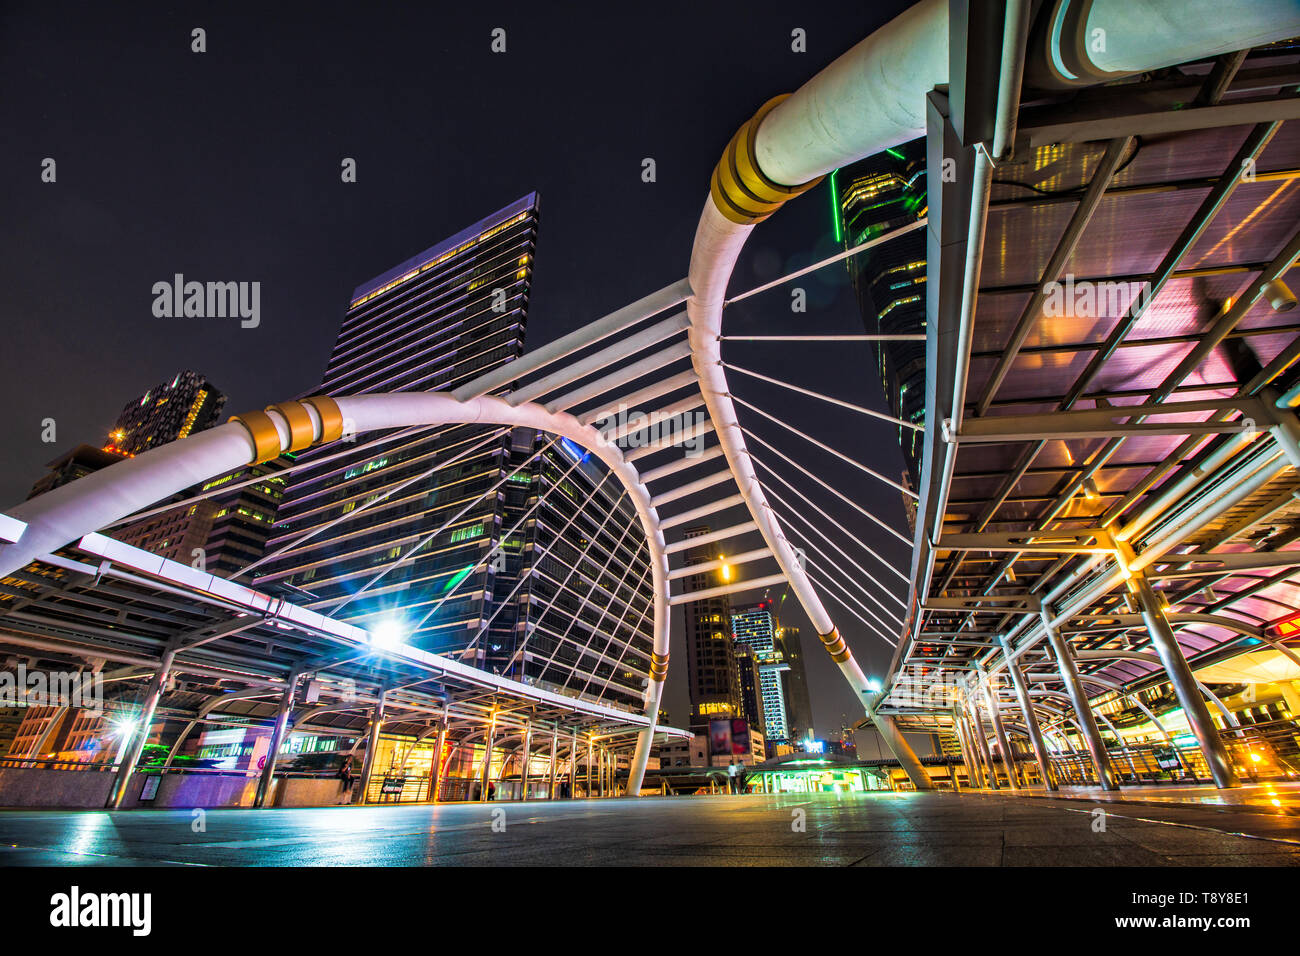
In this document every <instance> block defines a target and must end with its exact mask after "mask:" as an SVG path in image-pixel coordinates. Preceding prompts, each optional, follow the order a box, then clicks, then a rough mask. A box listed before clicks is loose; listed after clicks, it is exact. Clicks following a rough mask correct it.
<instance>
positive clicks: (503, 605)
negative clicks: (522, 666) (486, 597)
mask: <svg viewBox="0 0 1300 956" xmlns="http://www.w3.org/2000/svg"><path fill="white" fill-rule="evenodd" d="M611 477H612V473H610V472H606V473H605V476H604V477H603V478H601V479H600V481H599V482H597V483H596V486H595V487H594V488H592V489H591V492H590V493H589V494H588V495H587V497H586V498H585V499H584V500H583V502H582V504H581V505H580V506H578V507H577V508H575V509H574V512H573V514H571V515H570V516H569V518H568V520H566V521H565V522H564V526H563V527H562V528H560V530H559V531H558V532H556V535H555V540H556V541H560V540H563V538H564V535H565V533H566V532H567V531H568V530H569V528H571V527H572V526H573V523H574V522H575V521H577V520H578V516H579V515H580V514H583V513H584V512H585V511H586V509H587V507H588V506H589V505H590V504H591V502H592V501H593V500H594V499H595V497H596V494H597V493H598V492H599V491H600V489H601V488H602V487H603V486H604V484H605V482H607V481H609V479H610V478H611ZM613 516H614V512H613V511H611V512H610V513H609V515H607V516H606V518H605V521H604V523H603V524H602V525H601V526H600V529H599V530H598V531H597V532H596V536H597V537H598V536H599V535H600V533H601V532H602V531H604V530H605V526H606V525H608V524H609V521H610V519H611V518H612V517H613ZM595 543H596V538H595V537H593V538H592V539H591V540H590V541H588V542H587V546H586V547H585V548H583V550H582V552H581V553H580V554H579V555H578V561H577V562H576V563H575V564H574V568H575V569H576V567H577V566H578V564H580V563H581V562H582V560H583V558H585V557H586V556H587V552H588V551H590V550H591V549H592V547H593V546H594V545H595ZM541 554H542V556H543V557H544V556H546V555H548V554H550V551H549V550H547V551H543V552H541ZM534 564H535V562H534ZM569 573H570V574H572V573H573V570H570V572H569ZM530 578H531V573H530V574H528V575H525V574H522V573H521V574H520V575H519V580H518V581H516V582H515V586H514V587H513V588H511V589H510V593H509V594H507V595H506V596H505V598H504V599H503V600H502V601H501V602H500V603H499V604H498V606H497V609H496V610H495V611H493V612H492V616H491V617H489V618H488V619H487V620H486V621H485V622H484V623H483V624H482V625H481V626H480V627H479V630H478V633H476V634H475V635H474V637H473V638H472V639H471V640H470V642H469V643H470V646H472V645H473V644H474V642H475V641H477V640H478V638H479V636H480V635H481V634H483V633H484V632H485V631H486V630H487V629H488V628H489V627H491V626H492V622H493V621H495V620H496V619H497V615H498V614H500V613H501V612H502V611H503V610H505V608H506V606H507V605H508V604H509V603H510V602H511V600H513V599H514V596H515V595H516V594H518V593H519V589H520V588H521V587H523V585H524V583H525V582H526V581H528V580H529V579H530ZM565 580H566V582H567V580H568V579H567V578H566V579H565ZM527 643H528V636H527V635H525V636H524V643H523V644H521V645H520V649H519V650H516V651H515V652H514V654H512V655H511V658H510V660H509V661H508V662H507V663H506V667H507V669H509V667H510V666H512V665H513V664H514V663H515V658H516V656H517V655H518V654H519V653H520V651H521V650H522V649H523V646H524V645H526V644H527Z"/></svg>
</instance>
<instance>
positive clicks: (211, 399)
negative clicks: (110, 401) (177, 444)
mask: <svg viewBox="0 0 1300 956" xmlns="http://www.w3.org/2000/svg"><path fill="white" fill-rule="evenodd" d="M225 404H226V396H225V394H223V393H222V392H221V391H220V390H219V389H217V387H216V386H214V385H213V384H212V383H211V382H209V381H208V380H207V378H206V377H205V376H203V375H200V374H199V373H198V372H191V371H190V370H189V369H186V370H185V371H183V372H180V373H179V374H177V376H176V377H175V378H173V379H172V380H171V381H170V382H163V383H162V384H161V385H155V386H154V387H153V388H151V389H149V391H147V392H145V393H144V394H143V395H141V396H140V397H139V398H135V399H132V400H131V401H129V402H127V403H126V407H124V408H123V409H122V413H121V414H120V415H118V417H117V422H116V423H114V425H113V428H112V430H111V431H109V433H108V441H107V443H106V444H105V445H104V448H105V450H106V451H110V452H121V453H123V454H126V455H138V454H140V453H141V452H143V451H148V450H149V449H150V448H157V447H158V446H159V445H166V444H167V443H168V442H173V441H176V439H178V438H184V437H186V436H187V435H191V434H193V433H194V432H199V431H202V430H203V429H205V428H211V427H212V426H213V425H215V424H217V421H218V419H219V418H220V417H221V409H222V408H223V407H225Z"/></svg>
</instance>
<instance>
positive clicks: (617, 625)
mask: <svg viewBox="0 0 1300 956" xmlns="http://www.w3.org/2000/svg"><path fill="white" fill-rule="evenodd" d="M629 570H630V569H629ZM649 573H650V569H649V568H647V569H646V570H644V571H642V572H641V576H640V578H638V580H637V582H636V585H635V586H634V589H635V590H640V589H641V588H642V587H644V586H645V580H646V575H648V574H649ZM626 578H627V575H626V572H625V573H624V580H626ZM620 583H621V582H620ZM631 609H632V605H630V604H629V605H627V606H626V607H624V608H623V613H622V614H620V615H619V616H618V620H617V621H615V622H614V626H613V627H612V628H611V629H610V632H611V633H613V634H617V633H618V629H619V628H620V627H622V626H623V625H624V623H625V622H626V621H627V613H628V611H630V610H631ZM606 610H608V605H607V606H606V607H605V609H603V610H602V611H601V615H602V618H601V619H602V620H603V619H604V617H603V615H604V613H605V611H606ZM649 610H650V605H649V604H647V605H646V606H645V608H643V609H642V611H641V617H640V619H639V620H638V621H637V622H636V624H634V625H632V629H633V631H635V630H636V629H637V628H639V627H640V626H641V624H642V622H643V621H644V620H645V616H646V612H648V611H649ZM596 623H597V626H599V624H600V622H599V621H597V622H596ZM590 644H591V642H590V640H588V642H587V646H584V648H583V653H584V654H585V653H586V650H587V647H589V646H590ZM631 649H632V641H631V639H629V640H628V641H626V642H625V643H623V649H622V650H621V651H619V654H618V658H617V659H616V660H615V661H614V666H613V667H612V668H610V676H609V677H607V678H604V681H605V686H604V687H602V688H601V690H600V692H599V693H598V694H597V695H596V699H597V700H600V699H601V698H602V697H603V696H604V694H605V692H606V691H608V690H609V686H610V683H611V682H612V680H613V677H614V675H615V674H616V673H618V669H619V668H620V667H622V666H623V659H624V658H625V657H627V652H628V651H629V650H631ZM601 658H602V659H604V660H608V657H607V656H606V655H604V654H602V655H601ZM578 660H579V661H581V660H582V657H581V656H579V658H578ZM648 664H649V661H648V659H647V670H646V677H647V678H649V667H648ZM572 676H573V672H570V673H569V674H568V675H566V676H565V678H564V684H563V685H562V686H564V687H568V686H569V680H570V679H571V678H572ZM595 676H596V672H595V670H594V669H593V670H591V671H589V672H588V674H587V679H586V682H585V683H584V684H583V685H582V689H581V690H579V691H578V693H579V694H585V693H587V688H589V687H590V686H591V680H592V678H593V677H595Z"/></svg>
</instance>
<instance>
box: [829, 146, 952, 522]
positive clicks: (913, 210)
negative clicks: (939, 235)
mask: <svg viewBox="0 0 1300 956" xmlns="http://www.w3.org/2000/svg"><path fill="white" fill-rule="evenodd" d="M831 182H832V189H833V190H834V195H835V199H836V212H837V214H838V216H839V219H838V221H837V222H836V223H835V229H836V233H837V236H838V237H839V238H840V239H841V241H842V242H843V245H844V248H846V249H848V248H851V247H853V246H856V245H859V244H860V243H863V242H866V241H867V240H869V239H871V238H873V237H875V236H878V235H881V234H883V233H886V232H889V231H890V230H893V229H897V228H899V227H901V226H906V225H910V224H912V223H915V222H916V221H917V220H918V219H920V218H921V217H923V216H925V215H926V214H927V213H928V211H929V209H928V202H927V200H926V170H925V140H923V139H920V140H915V141H913V142H911V143H906V144H904V145H902V146H900V147H898V148H897V149H891V150H886V151H885V152H883V153H880V154H879V155H876V156H869V157H867V158H866V159H864V160H861V161H860V162H857V163H854V164H853V165H851V166H845V167H844V168H843V169H839V170H837V171H836V172H835V173H834V175H833V176H832V178H831ZM925 244H926V235H925V230H924V229H917V230H914V231H912V232H909V233H907V234H906V235H903V236H898V237H897V238H895V239H892V240H890V241H889V242H886V243H883V244H882V245H879V246H876V247H875V248H874V249H871V250H869V251H867V252H864V253H860V254H858V255H856V256H852V257H850V258H849V259H847V260H846V265H847V267H848V270H849V275H850V276H851V277H852V280H853V288H854V291H855V293H856V294H857V299H858V307H859V308H860V309H861V311H862V320H863V324H864V326H865V327H866V331H867V332H868V333H870V334H873V335H874V334H883V335H899V334H917V333H923V332H925V277H926V272H925V269H926V250H925ZM874 348H875V351H876V365H877V369H876V370H877V373H878V374H879V376H880V379H881V382H882V384H883V385H884V388H885V398H886V400H887V401H888V402H889V407H890V411H891V412H892V413H893V414H894V416H895V417H897V418H901V419H902V420H903V421H907V422H913V423H915V424H918V425H924V424H925V342H923V341H914V342H899V341H894V342H877V343H874ZM921 434H922V433H921V432H919V431H916V430H913V429H910V428H908V429H904V428H902V427H901V426H900V428H899V442H900V444H901V445H902V449H903V460H904V463H905V468H906V471H905V478H906V481H905V482H904V484H906V485H908V487H911V488H916V487H917V486H918V484H919V481H920V473H921ZM908 500H909V501H910V499H908Z"/></svg>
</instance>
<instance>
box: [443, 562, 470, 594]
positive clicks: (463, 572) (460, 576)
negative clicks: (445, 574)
mask: <svg viewBox="0 0 1300 956" xmlns="http://www.w3.org/2000/svg"><path fill="white" fill-rule="evenodd" d="M473 570H474V565H472V564H470V565H466V566H465V567H463V568H461V569H460V570H459V571H457V572H456V573H455V574H453V575H452V576H451V579H450V580H448V581H447V583H446V585H444V586H443V589H442V590H443V592H444V593H446V592H447V591H451V590H453V589H455V588H456V586H457V585H459V584H460V582H461V581H464V580H465V579H466V578H467V577H469V573H470V572H471V571H473Z"/></svg>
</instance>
